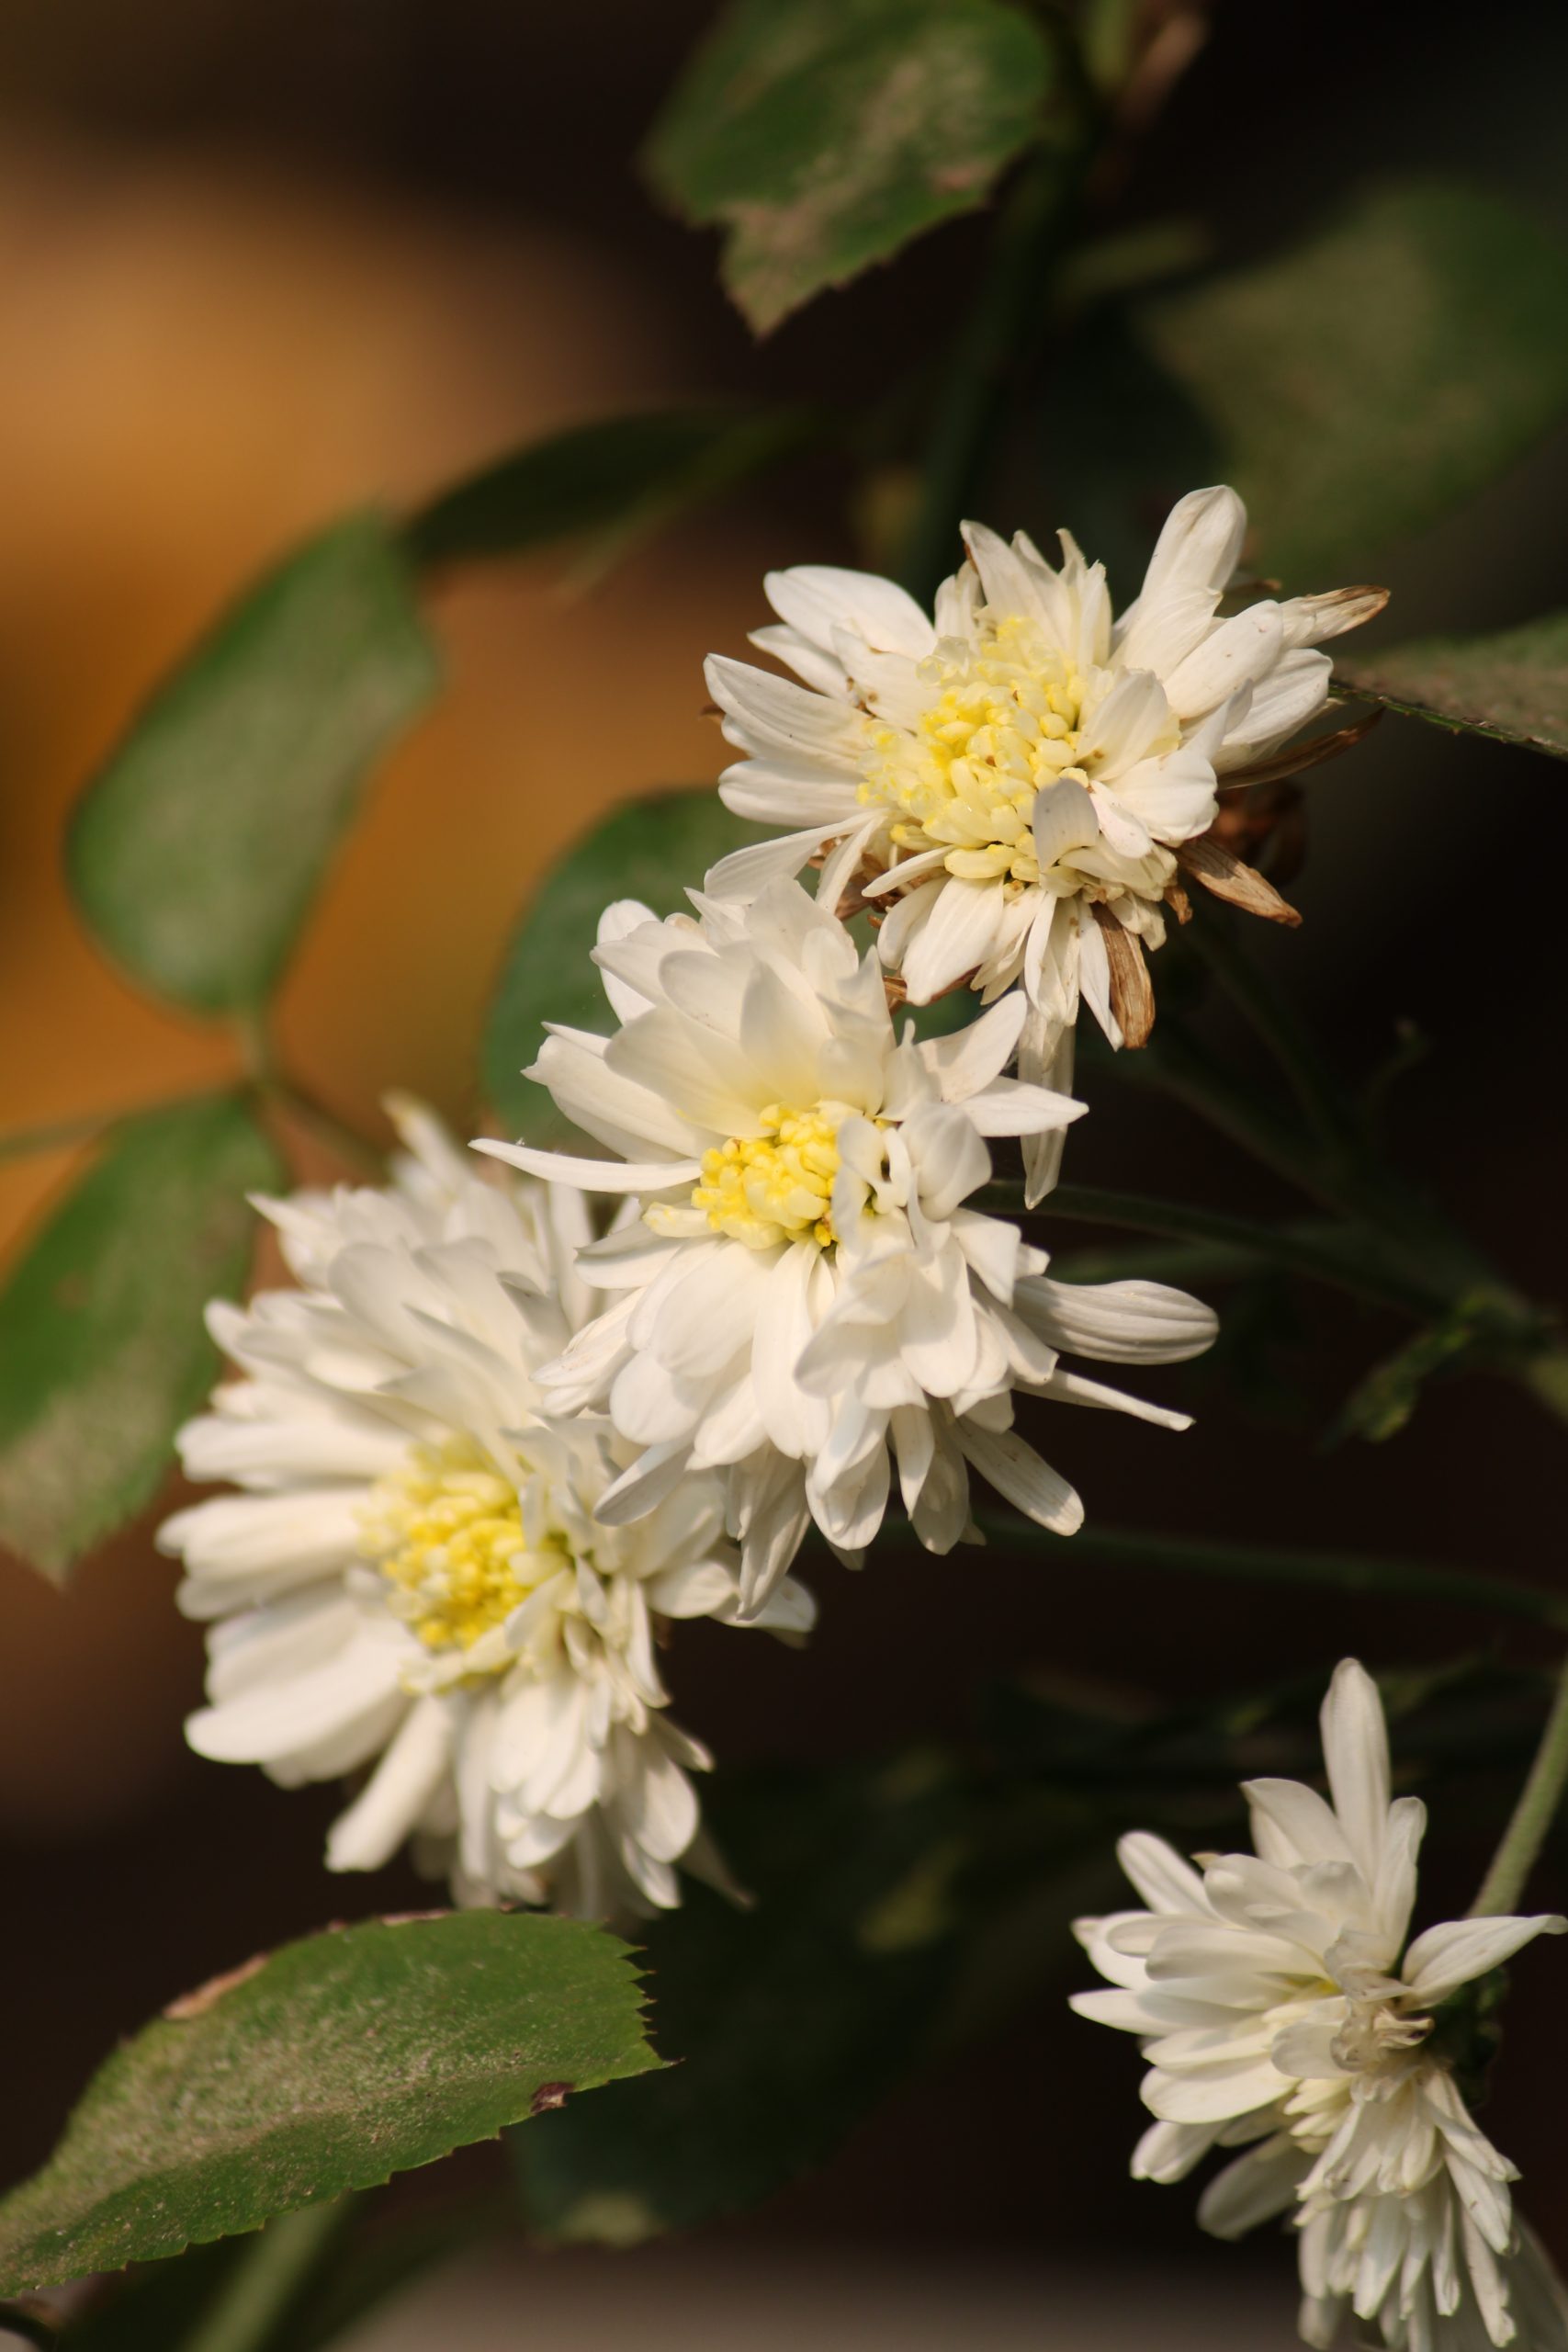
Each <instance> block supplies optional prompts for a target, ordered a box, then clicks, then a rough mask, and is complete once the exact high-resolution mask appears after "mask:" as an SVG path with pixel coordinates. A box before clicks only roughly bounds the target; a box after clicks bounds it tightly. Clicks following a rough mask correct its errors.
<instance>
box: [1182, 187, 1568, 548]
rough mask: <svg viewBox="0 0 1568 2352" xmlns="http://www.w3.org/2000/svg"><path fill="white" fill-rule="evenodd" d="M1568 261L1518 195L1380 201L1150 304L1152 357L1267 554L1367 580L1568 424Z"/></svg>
mask: <svg viewBox="0 0 1568 2352" xmlns="http://www.w3.org/2000/svg"><path fill="white" fill-rule="evenodd" d="M1565 269H1568V254H1564V250H1563V248H1562V245H1561V244H1560V243H1559V242H1558V241H1557V240H1556V239H1555V238H1554V237H1552V236H1551V235H1549V234H1548V232H1546V231H1545V230H1544V229H1542V228H1540V226H1539V225H1538V224H1537V223H1536V222H1535V221H1533V220H1531V219H1529V217H1528V215H1526V214H1524V213H1522V212H1520V211H1518V210H1517V209H1516V208H1515V207H1514V206H1513V205H1512V204H1510V203H1507V202H1506V201H1505V200H1504V199H1503V198H1500V197H1495V196H1488V195H1484V194H1482V193H1481V192H1480V191H1478V190H1476V189H1473V188H1469V187H1457V186H1456V187H1450V186H1448V185H1445V184H1444V183H1441V182H1438V181H1431V182H1420V183H1416V184H1414V185H1409V186H1403V187H1385V188H1382V189H1380V190H1377V191H1375V192H1374V193H1372V194H1371V195H1368V196H1366V197H1363V198H1361V199H1360V200H1359V202H1358V203H1357V204H1356V205H1355V207H1354V208H1353V209H1351V210H1349V211H1348V213H1346V214H1345V215H1344V216H1343V217H1342V218H1341V219H1340V220H1338V221H1337V223H1336V224H1335V225H1333V226H1332V227H1331V228H1329V229H1327V230H1325V232H1322V233H1321V234H1320V235H1318V236H1317V237H1315V238H1314V239H1313V240H1312V241H1311V242H1310V243H1306V244H1303V245H1301V246H1299V247H1298V248H1297V249H1296V250H1295V251H1294V252H1292V253H1288V254H1284V255H1283V256H1282V257H1281V258H1280V259H1278V260H1269V261H1267V262H1263V263H1260V264H1258V266H1256V267H1252V268H1248V269H1245V270H1238V271H1235V272H1233V273H1231V274H1230V275H1228V276H1226V277H1219V278H1216V279H1214V280H1213V282H1212V283H1210V284H1208V285H1205V286H1201V287H1198V288H1194V289H1192V290H1190V291H1186V292H1182V293H1179V294H1173V295H1171V296H1169V297H1168V298H1166V299H1164V300H1159V301H1156V302H1152V303H1150V304H1149V305H1148V306H1147V308H1146V309H1145V311H1144V312H1143V314H1142V324H1143V333H1144V334H1145V338H1146V341H1147V343H1148V345H1149V347H1150V348H1151V349H1152V351H1153V352H1154V353H1155V354H1156V356H1157V357H1158V358H1159V360H1160V361H1161V362H1162V363H1163V365H1164V366H1165V367H1166V368H1168V370H1169V371H1170V373H1171V374H1172V375H1173V376H1174V377H1175V378H1176V379H1177V380H1178V382H1179V384H1180V385H1181V386H1182V387H1183V388H1184V390H1186V391H1187V392H1188V393H1189V394H1190V396H1191V397H1192V399H1193V400H1195V401H1196V402H1197V404H1198V406H1199V407H1200V408H1201V410H1202V412H1203V413H1204V414H1205V415H1206V416H1207V417H1208V418H1209V419H1210V420H1211V422H1212V424H1213V427H1214V429H1215V431H1216V433H1217V435H1218V437H1219V439H1220V442H1221V444H1222V447H1223V448H1224V452H1225V464H1226V467H1227V470H1228V473H1229V478H1230V479H1231V480H1232V481H1235V485H1236V487H1237V489H1238V490H1240V491H1241V492H1242V494H1243V495H1244V496H1245V497H1246V499H1247V502H1248V504H1249V505H1250V507H1251V509H1252V515H1253V520H1254V524H1255V526H1256V530H1257V537H1258V560H1259V561H1260V562H1261V563H1262V564H1263V566H1264V567H1265V568H1266V569H1267V570H1269V571H1276V572H1279V573H1280V574H1281V575H1282V576H1283V578H1284V579H1285V581H1286V582H1287V583H1288V584H1289V585H1291V586H1293V587H1299V586H1311V587H1328V586H1332V585H1334V584H1335V582H1336V580H1337V577H1338V576H1340V575H1342V574H1344V573H1345V572H1346V571H1348V572H1350V573H1352V574H1354V573H1357V572H1363V571H1365V569H1366V567H1367V566H1368V565H1369V564H1370V563H1371V560H1372V559H1373V558H1375V557H1377V556H1379V555H1381V554H1382V552H1383V551H1384V550H1385V549H1386V548H1390V547H1392V546H1393V544H1394V543H1395V542H1396V541H1397V540H1398V539H1400V538H1401V537H1404V536H1405V535H1406V534H1408V533H1410V532H1413V531H1418V530H1421V529H1423V528H1425V527H1426V526H1427V525H1428V524H1431V523H1434V522H1436V521H1437V520H1438V518H1439V517H1440V516H1441V515H1444V514H1445V513H1446V512H1447V511H1448V510H1449V509H1450V507H1453V506H1456V505H1457V504H1459V503H1460V502H1461V500H1463V499H1465V498H1468V497H1469V496H1471V494H1472V492H1475V491H1477V490H1479V489H1481V488H1482V487H1483V484H1484V483H1485V482H1487V481H1490V480H1491V479H1492V477H1493V476H1494V475H1495V474H1496V473H1498V472H1500V471H1501V470H1502V469H1503V468H1504V467H1506V466H1507V465H1508V464H1510V463H1511V462H1512V460H1513V459H1514V458H1517V457H1518V456H1519V455H1520V454H1521V453H1522V452H1523V451H1524V450H1526V449H1527V448H1529V446H1530V444H1531V443H1532V442H1533V441H1535V440H1536V439H1537V438H1538V437H1539V436H1540V435H1541V434H1542V433H1543V432H1545V431H1546V429H1547V428H1548V426H1550V425H1551V424H1553V423H1554V422H1555V421H1556V419H1557V418H1559V417H1560V416H1561V415H1562V413H1564V411H1565V410H1568V303H1564V300H1563V297H1562V289H1563V284H1564V272H1565Z"/></svg>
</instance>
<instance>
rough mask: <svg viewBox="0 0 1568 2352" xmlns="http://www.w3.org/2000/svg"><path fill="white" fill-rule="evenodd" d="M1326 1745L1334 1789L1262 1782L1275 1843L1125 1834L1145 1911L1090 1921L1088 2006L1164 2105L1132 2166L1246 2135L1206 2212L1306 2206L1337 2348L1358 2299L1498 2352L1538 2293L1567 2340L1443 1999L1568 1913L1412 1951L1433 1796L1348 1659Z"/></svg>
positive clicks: (1259, 1828) (1305, 2240)
mask: <svg viewBox="0 0 1568 2352" xmlns="http://www.w3.org/2000/svg"><path fill="white" fill-rule="evenodd" d="M1323 1746H1324V1758H1325V1764H1326V1766H1327V1770H1328V1785H1329V1791H1330V1793H1331V1796H1332V1799H1333V1803H1332V1804H1326V1803H1325V1801H1324V1799H1323V1798H1322V1797H1320V1796H1318V1795H1317V1794H1316V1793H1315V1792H1314V1791H1313V1790H1311V1789H1309V1788H1305V1787H1303V1785H1302V1784H1301V1783H1299V1782H1298V1781H1251V1782H1249V1783H1248V1784H1247V1789H1246V1794H1247V1799H1248V1802H1249V1804H1250V1806H1251V1811H1252V1831H1253V1843H1254V1845H1255V1846H1256V1848H1257V1853H1256V1855H1253V1854H1224V1855H1209V1856H1204V1857H1201V1868H1200V1869H1194V1868H1193V1867H1191V1866H1190V1864H1188V1863H1187V1862H1184V1861H1183V1860H1181V1858H1180V1857H1179V1855H1178V1854H1176V1853H1174V1852H1173V1851H1172V1850H1171V1849H1170V1848H1169V1847H1168V1845H1167V1844H1166V1843H1165V1842H1164V1840H1163V1839H1162V1838H1154V1837H1149V1836H1146V1835H1144V1834H1141V1833H1140V1834H1138V1835H1134V1836H1133V1837H1130V1838H1123V1839H1122V1843H1121V1846H1120V1847H1119V1849H1118V1852H1119V1854H1120V1857H1121V1861H1122V1869H1123V1870H1124V1871H1126V1873H1127V1875H1128V1877H1129V1878H1130V1879H1131V1880H1132V1882H1133V1884H1134V1887H1135V1888H1136V1889H1137V1891H1138V1893H1139V1894H1141V1895H1142V1896H1143V1898H1144V1901H1145V1903H1146V1904H1147V1905H1148V1906H1149V1907H1148V1909H1147V1910H1145V1911H1125V1912H1120V1913H1117V1914H1115V1915H1113V1916H1112V1917H1109V1918H1104V1919H1085V1920H1081V1921H1079V1922H1078V1926H1077V1935H1078V1939H1079V1941H1080V1942H1081V1943H1082V1944H1083V1945H1084V1946H1085V1948H1086V1950H1087V1951H1088V1952H1089V1957H1090V1959H1091V1960H1092V1961H1093V1962H1094V1964H1095V1966H1096V1967H1097V1968H1098V1969H1099V1970H1100V1973H1101V1975H1102V1976H1106V1977H1109V1978H1110V1980H1111V1984H1112V1985H1114V1986H1115V1987H1116V1988H1117V1989H1116V1990H1114V1991H1111V1992H1097V1993H1081V1994H1079V1995H1077V1997H1076V1998H1075V2000H1074V2002H1073V2007H1075V2008H1076V2009H1077V2010H1078V2011H1079V2012H1080V2013H1081V2014H1082V2015H1083V2016H1085V2017H1089V2018H1098V2019H1099V2020H1100V2022H1101V2023H1102V2024H1105V2025H1111V2026H1118V2027H1120V2028H1122V2030H1124V2031H1126V2032H1130V2033H1136V2034H1139V2035H1142V2036H1143V2037H1145V2041H1144V2055H1145V2058H1146V2059H1147V2060H1148V2061H1149V2072H1148V2074H1147V2075H1145V2078H1144V2086H1143V2098H1144V2104H1145V2107H1147V2108H1149V2109H1151V2110H1152V2112H1153V2113H1154V2115H1155V2116H1156V2118H1157V2119H1158V2120H1156V2122H1155V2123H1154V2125H1153V2126H1152V2127H1151V2128H1150V2130H1148V2131H1146V2132H1145V2134H1144V2137H1143V2138H1142V2140H1140V2142H1139V2143H1138V2146H1137V2149H1136V2151H1135V2153H1134V2158H1133V2170H1134V2175H1135V2176H1136V2177H1139V2178H1141V2179H1150V2180H1161V2181H1170V2180H1179V2179H1181V2178H1182V2177H1183V2176H1184V2175H1186V2174H1187V2173H1189V2172H1190V2170H1191V2169H1192V2167H1193V2165H1196V2164H1197V2163H1198V2162H1199V2161H1200V2159H1201V2157H1203V2156H1204V2155H1206V2154H1208V2153H1209V2151H1210V2149H1212V2148H1214V2147H1226V2148H1233V2147H1240V2146H1246V2147H1247V2154H1245V2155H1243V2156H1240V2157H1238V2158H1236V2160H1235V2162H1234V2163H1233V2164H1231V2165H1228V2166H1227V2167H1226V2169H1225V2170H1224V2172H1222V2173H1221V2174H1220V2175H1219V2176H1218V2177H1217V2178H1216V2179H1214V2180H1213V2181H1212V2182H1211V2183H1210V2186H1209V2188H1207V2190H1206V2191H1205V2193H1204V2195H1203V2198H1202V2200H1201V2204H1200V2207H1199V2219H1200V2221H1201V2222H1202V2223H1203V2224H1204V2226H1205V2227H1206V2228H1208V2229H1210V2230H1213V2232H1214V2233H1215V2234H1216V2235H1218V2236H1220V2237H1234V2236H1236V2235H1239V2234H1240V2233H1241V2232H1243V2231H1244V2230H1248V2229H1250V2228H1252V2226H1253V2225H1254V2223H1256V2222H1260V2221H1264V2220H1266V2219H1267V2218H1268V2217H1269V2215H1271V2214H1276V2213H1281V2212H1285V2211H1293V2212H1294V2215H1295V2219H1296V2222H1297V2224H1298V2226H1299V2228H1300V2230H1301V2233H1302V2234H1301V2268H1302V2281H1303V2290H1304V2301H1303V2314H1302V2331H1303V2335H1305V2336H1306V2339H1307V2341H1308V2342H1309V2343H1311V2344H1314V2345H1320V2346H1327V2345H1330V2344H1332V2343H1334V2342H1335V2340H1336V2338H1337V2332H1338V2328H1339V2325H1340V2323H1341V2320H1342V2318H1343V2316H1344V2315H1345V2313H1346V2312H1347V2310H1349V2311H1352V2312H1354V2313H1355V2314H1356V2316H1357V2317H1358V2318H1359V2320H1361V2321H1363V2322H1370V2323H1374V2324H1376V2325H1377V2326H1378V2327H1379V2329H1380V2331H1381V2340H1382V2342H1383V2343H1384V2344H1387V2345H1390V2346H1401V2347H1403V2346H1407V2345H1408V2346H1411V2347H1413V2352H1432V2347H1434V2346H1441V2347H1442V2352H1471V2348H1472V2346H1473V2347H1476V2352H1485V2347H1486V2346H1489V2345H1490V2346H1500V2345H1504V2344H1507V2343H1509V2342H1511V2341H1513V2340H1514V2339H1515V2336H1516V2333H1517V2329H1518V2325H1519V2311H1520V2310H1522V2309H1523V2308H1524V2307H1525V2306H1526V2305H1528V2306H1529V2309H1530V2311H1531V2312H1534V2313H1535V2314H1536V2318H1535V2321H1534V2332H1530V2333H1525V2334H1523V2335H1521V2336H1520V2341H1521V2342H1522V2343H1523V2344H1524V2345H1526V2346H1529V2347H1530V2352H1536V2348H1537V2347H1539V2346H1551V2347H1554V2352H1555V2348H1556V2347H1560V2346H1568V2334H1565V2333H1564V2328H1563V2308H1564V2307H1563V2305H1562V2290H1561V2289H1560V2288H1558V2287H1557V2285H1556V2282H1555V2281H1554V2280H1553V2279H1552V2278H1551V2272H1550V2269H1549V2268H1548V2267H1546V2265H1545V2262H1544V2257H1543V2256H1541V2255H1540V2250H1539V2248H1537V2247H1536V2246H1535V2245H1534V2242H1533V2241H1532V2240H1530V2239H1529V2237H1528V2236H1527V2235H1525V2234H1524V2233H1521V2231H1520V2229H1519V2227H1518V2225H1517V2222H1515V2219H1514V2216H1513V2213H1512V2211H1511V2203H1510V2198H1509V2193H1508V2184H1509V2182H1510V2181H1511V2180H1512V2179H1513V2178H1514V2177H1515V2173H1514V2167H1513V2166H1512V2165H1510V2164H1509V2163H1508V2162H1507V2160H1506V2158H1505V2157H1503V2156H1501V2155H1499V2154H1498V2153H1497V2151H1496V2149H1495V2148H1494V2147H1493V2146H1492V2144H1491V2143H1490V2142H1489V2141H1488V2140H1487V2139H1486V2138H1485V2137H1484V2135H1483V2133H1482V2132H1481V2131H1478V2130H1477V2128H1476V2126H1475V2124H1474V2122H1473V2121H1472V2119H1471V2116H1470V2114H1469V2112H1468V2110H1467V2109H1466V2107H1465V2104H1464V2100H1463V2098H1461V2094H1460V2090H1459V2087H1458V2086H1457V2084H1456V2082H1455V2079H1454V2076H1453V2074H1452V2072H1451V2071H1450V2063H1449V2060H1448V2058H1447V2057H1446V2056H1445V2052H1444V2035H1443V2028H1444V2017H1443V2004H1444V2003H1445V2002H1447V2001H1448V2000H1449V1999H1450V1996H1452V1995H1453V1994H1454V1993H1456V1992H1457V1991H1458V1990H1459V1988H1460V1987H1461V1985H1468V1984H1470V1983H1472V1981H1473V1980H1474V1979H1475V1978H1477V1977H1479V1976H1483V1975H1484V1974H1485V1973H1486V1972H1487V1971H1488V1970H1489V1969H1493V1968H1495V1967H1496V1966H1497V1965H1498V1963H1499V1962H1502V1961H1505V1960H1506V1959H1507V1958H1508V1957H1509V1955H1510V1954H1511V1953H1513V1952H1516V1951H1518V1950H1519V1948H1520V1946H1521V1945H1523V1944H1526V1943H1528V1942H1529V1940H1530V1939H1531V1938H1532V1937H1533V1936H1538V1935H1540V1934H1541V1933H1543V1932H1544V1933H1547V1934H1552V1935H1556V1934H1561V1933H1562V1930H1563V1928H1564V1927H1565V1926H1568V1922H1565V1921H1564V1920H1562V1919H1561V1918H1557V1917H1547V1916H1541V1917H1535V1918H1528V1919H1527V1918H1479V1919H1459V1920H1454V1921H1451V1922H1450V1923H1449V1924H1448V1925H1447V1926H1444V1927H1438V1928H1427V1930H1426V1931H1425V1933H1424V1934H1422V1935H1419V1936H1417V1937H1416V1939H1415V1941H1414V1942H1413V1943H1410V1944H1409V1945H1406V1942H1405V1938H1406V1935H1407V1934H1408V1932H1409V1926H1410V1915H1411V1911H1412V1908H1413V1906H1414V1904H1415V1900H1416V1850H1417V1849H1418V1847H1419V1845H1420V1841H1421V1835H1422V1832H1423V1830H1424V1828H1425V1826H1426V1818H1427V1816H1426V1808H1425V1807H1424V1806H1423V1805H1422V1804H1421V1803H1420V1800H1419V1799H1418V1798H1416V1797H1396V1798H1394V1799H1393V1800H1392V1802H1391V1799H1390V1795H1389V1757H1388V1739H1387V1734H1386V1731H1385V1729H1384V1724H1383V1716H1382V1705H1381V1703H1380V1702H1379V1699H1378V1694H1377V1689H1376V1686H1375V1685H1374V1683H1373V1682H1372V1681H1371V1678H1370V1676H1368V1675H1367V1674H1366V1673H1365V1672H1364V1671H1363V1669H1362V1668H1360V1667H1359V1666H1358V1665H1357V1663H1356V1662H1355V1660H1354V1659H1353V1658H1348V1659H1347V1660H1346V1661H1345V1662H1344V1664H1343V1665H1341V1666H1340V1667H1339V1668H1338V1669H1337V1672H1336V1674H1335V1677H1334V1680H1333V1683H1332V1685H1331V1687H1330V1690H1329V1692H1328V1696H1327V1698H1326V1700H1325V1702H1324V1708H1323ZM1516 2307H1517V2308H1516ZM1553 2312H1555V2314H1556V2317H1555V2319H1550V2314H1551V2313H1553ZM1541 2314H1547V2315H1548V2316H1547V2317H1542V2316H1541ZM1549 2321H1550V2324H1549Z"/></svg>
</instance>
